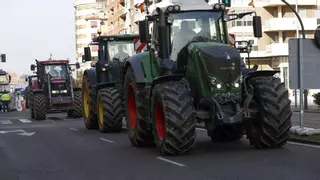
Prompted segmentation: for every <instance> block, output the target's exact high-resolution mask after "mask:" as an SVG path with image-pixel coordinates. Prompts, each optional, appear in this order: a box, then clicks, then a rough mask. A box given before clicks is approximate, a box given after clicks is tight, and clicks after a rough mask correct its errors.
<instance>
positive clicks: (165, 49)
mask: <svg viewBox="0 0 320 180" xmlns="http://www.w3.org/2000/svg"><path fill="white" fill-rule="evenodd" d="M156 10H157V13H158V14H159V39H160V47H159V48H160V52H159V57H160V58H161V64H160V67H161V70H160V74H161V75H171V74H172V72H173V70H174V67H175V66H174V62H173V61H171V60H170V59H169V47H170V46H169V41H168V30H167V25H166V20H165V16H164V12H163V11H162V9H160V8H157V9H156Z"/></svg>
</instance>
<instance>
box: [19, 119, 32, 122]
mask: <svg viewBox="0 0 320 180" xmlns="http://www.w3.org/2000/svg"><path fill="white" fill-rule="evenodd" d="M19 121H20V122H22V123H31V122H32V121H30V120H29V119H19Z"/></svg>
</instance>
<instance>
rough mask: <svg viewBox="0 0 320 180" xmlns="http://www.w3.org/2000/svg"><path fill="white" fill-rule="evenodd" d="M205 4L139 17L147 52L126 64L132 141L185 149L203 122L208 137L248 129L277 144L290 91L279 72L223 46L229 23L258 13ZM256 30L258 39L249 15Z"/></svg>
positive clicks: (255, 141)
mask: <svg viewBox="0 0 320 180" xmlns="http://www.w3.org/2000/svg"><path fill="white" fill-rule="evenodd" d="M206 7H207V9H205V8H202V9H201V8H199V10H197V9H195V8H192V7H191V8H189V9H183V5H181V6H179V5H170V6H166V7H161V8H156V9H155V10H154V11H153V12H152V15H147V16H146V19H145V20H143V21H140V22H139V34H140V40H141V41H142V42H146V43H148V45H149V46H148V48H149V52H144V53H140V54H137V55H134V56H131V57H130V58H128V59H127V60H126V62H125V65H124V66H125V71H124V98H125V99H124V100H125V116H126V119H127V123H128V133H129V139H130V141H131V143H132V145H134V146H144V145H151V144H153V143H155V144H156V145H157V147H158V149H159V151H160V153H161V154H163V155H178V154H185V153H188V152H190V150H191V149H192V148H193V146H194V144H195V134H196V133H195V131H196V130H195V127H196V123H205V128H206V129H207V132H208V136H210V137H211V139H212V141H231V140H237V139H240V138H241V137H242V136H243V134H244V133H245V132H246V133H247V137H248V139H249V140H250V142H251V144H252V145H254V146H256V147H259V148H274V147H281V146H282V145H284V144H285V143H286V140H287V137H288V130H289V128H290V127H291V120H290V117H291V109H290V100H289V99H288V94H287V90H286V89H285V88H284V85H283V83H281V82H280V79H279V78H275V77H274V76H273V75H274V74H276V73H278V72H277V71H256V69H246V68H245V66H244V62H243V61H242V59H241V56H240V53H239V51H238V50H237V49H236V48H235V47H231V46H229V45H228V32H227V26H226V22H227V21H230V20H235V19H239V18H242V17H244V16H246V15H250V14H255V12H247V13H240V14H229V15H227V14H224V8H225V7H224V4H216V5H214V6H213V9H209V8H211V7H210V6H206ZM233 16H234V18H232V17H233ZM150 27H152V31H151V32H150V31H149V29H150ZM190 29H191V31H190ZM253 32H254V35H255V37H258V38H259V37H261V36H262V32H261V18H260V17H259V16H254V17H253ZM150 35H151V39H150V38H149V37H150Z"/></svg>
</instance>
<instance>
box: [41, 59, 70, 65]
mask: <svg viewBox="0 0 320 180" xmlns="http://www.w3.org/2000/svg"><path fill="white" fill-rule="evenodd" d="M39 64H41V65H48V64H69V61H68V60H45V61H39Z"/></svg>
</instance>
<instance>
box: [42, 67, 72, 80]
mask: <svg viewBox="0 0 320 180" xmlns="http://www.w3.org/2000/svg"><path fill="white" fill-rule="evenodd" d="M45 73H46V74H50V76H52V77H65V76H67V75H68V70H67V65H66V64H50V65H45Z"/></svg>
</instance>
